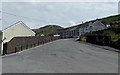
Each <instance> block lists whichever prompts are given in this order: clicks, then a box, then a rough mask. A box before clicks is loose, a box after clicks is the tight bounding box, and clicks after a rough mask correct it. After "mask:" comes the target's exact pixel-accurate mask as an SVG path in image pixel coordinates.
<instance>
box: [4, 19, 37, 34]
mask: <svg viewBox="0 0 120 75" xmlns="http://www.w3.org/2000/svg"><path fill="white" fill-rule="evenodd" d="M17 24H22V25H23V26H24V27H25V28H27V29H28V30H29V31H31V32H32V33H34V34H35V32H34V31H32V30H31V29H30V28H29V27H28V26H27V25H26V24H24V23H23V22H22V21H18V22H17V23H15V24H13V25H11V26H9V27H7V28H5V29H4V30H2V31H5V30H7V29H9V28H11V27H13V26H15V25H17Z"/></svg>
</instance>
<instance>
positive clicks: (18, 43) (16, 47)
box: [3, 36, 59, 55]
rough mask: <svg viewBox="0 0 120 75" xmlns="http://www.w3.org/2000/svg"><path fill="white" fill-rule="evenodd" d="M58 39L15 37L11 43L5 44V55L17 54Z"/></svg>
mask: <svg viewBox="0 0 120 75" xmlns="http://www.w3.org/2000/svg"><path fill="white" fill-rule="evenodd" d="M57 39H59V37H53V36H33V37H14V38H13V39H12V40H11V41H9V42H8V43H5V44H4V47H3V55H5V54H10V53H16V52H19V51H22V50H26V49H29V48H32V47H35V46H38V45H41V44H44V43H47V42H50V41H54V40H57Z"/></svg>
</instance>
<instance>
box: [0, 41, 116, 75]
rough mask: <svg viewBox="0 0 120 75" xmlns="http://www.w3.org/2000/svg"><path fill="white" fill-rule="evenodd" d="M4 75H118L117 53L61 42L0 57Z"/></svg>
mask: <svg viewBox="0 0 120 75" xmlns="http://www.w3.org/2000/svg"><path fill="white" fill-rule="evenodd" d="M2 72H3V73H118V53H117V52H114V51H109V50H106V49H104V48H101V47H98V46H93V45H90V44H87V43H82V42H76V41H75V40H74V39H60V40H56V41H53V42H50V43H47V44H44V45H41V46H37V47H35V48H31V49H28V50H25V51H23V52H21V53H16V54H12V55H8V56H4V57H2Z"/></svg>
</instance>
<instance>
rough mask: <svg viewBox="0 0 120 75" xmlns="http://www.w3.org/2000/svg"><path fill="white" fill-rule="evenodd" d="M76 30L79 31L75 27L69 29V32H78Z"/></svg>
mask: <svg viewBox="0 0 120 75" xmlns="http://www.w3.org/2000/svg"><path fill="white" fill-rule="evenodd" d="M76 29H77V27H74V28H70V29H68V30H67V31H74V30H76Z"/></svg>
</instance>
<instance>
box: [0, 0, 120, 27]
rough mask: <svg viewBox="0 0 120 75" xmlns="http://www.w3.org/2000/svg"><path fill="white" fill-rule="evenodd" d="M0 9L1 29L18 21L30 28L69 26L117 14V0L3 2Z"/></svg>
mask: <svg viewBox="0 0 120 75" xmlns="http://www.w3.org/2000/svg"><path fill="white" fill-rule="evenodd" d="M2 11H3V13H2V29H5V28H6V27H8V26H10V25H12V24H14V23H16V22H18V21H23V22H24V23H25V24H26V25H27V26H29V27H30V28H32V29H33V28H39V27H43V26H45V25H53V24H54V25H60V26H62V27H70V26H73V25H76V24H81V23H82V22H86V21H90V20H94V19H97V18H102V17H107V16H112V15H117V14H118V2H3V3H2ZM6 13H7V14H6ZM8 13H9V14H8ZM11 14H12V15H11ZM21 16H22V17H21ZM0 21H1V20H0Z"/></svg>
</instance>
